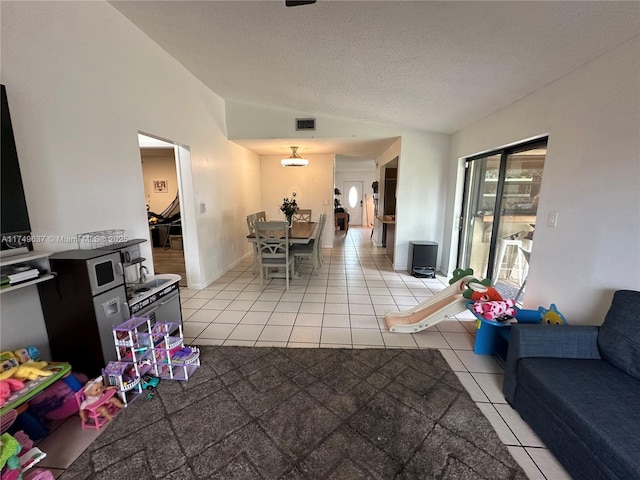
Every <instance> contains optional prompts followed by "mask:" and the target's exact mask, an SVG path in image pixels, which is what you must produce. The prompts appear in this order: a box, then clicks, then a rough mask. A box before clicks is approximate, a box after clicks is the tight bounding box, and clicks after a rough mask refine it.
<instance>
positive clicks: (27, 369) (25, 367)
mask: <svg viewBox="0 0 640 480" xmlns="http://www.w3.org/2000/svg"><path fill="white" fill-rule="evenodd" d="M46 366H47V362H27V363H24V364H22V365H18V366H17V367H12V368H9V369H8V370H5V371H4V372H2V373H0V380H5V379H7V378H16V379H18V380H36V379H38V377H50V376H51V375H53V372H51V371H49V370H43V368H44V367H46Z"/></svg>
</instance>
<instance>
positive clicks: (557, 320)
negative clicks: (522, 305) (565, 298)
mask: <svg viewBox="0 0 640 480" xmlns="http://www.w3.org/2000/svg"><path fill="white" fill-rule="evenodd" d="M538 312H539V313H540V320H541V323H542V324H543V325H566V324H567V319H566V318H564V315H562V314H561V313H560V312H559V311H558V307H556V305H555V303H552V304H551V306H550V307H549V308H548V309H546V308H544V307H540V308H538Z"/></svg>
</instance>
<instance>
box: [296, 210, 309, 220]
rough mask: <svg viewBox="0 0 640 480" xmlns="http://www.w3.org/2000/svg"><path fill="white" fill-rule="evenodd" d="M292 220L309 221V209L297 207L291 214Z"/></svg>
mask: <svg viewBox="0 0 640 480" xmlns="http://www.w3.org/2000/svg"><path fill="white" fill-rule="evenodd" d="M293 221H294V222H310V221H311V209H310V208H299V209H298V211H297V212H296V213H294V214H293Z"/></svg>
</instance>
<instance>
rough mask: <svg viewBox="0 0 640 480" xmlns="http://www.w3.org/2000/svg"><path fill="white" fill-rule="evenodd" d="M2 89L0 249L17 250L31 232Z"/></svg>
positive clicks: (5, 96)
mask: <svg viewBox="0 0 640 480" xmlns="http://www.w3.org/2000/svg"><path fill="white" fill-rule="evenodd" d="M0 87H1V89H2V119H1V120H2V124H1V125H2V162H1V164H0V177H2V184H1V187H2V189H1V190H0V196H1V200H2V203H1V204H0V205H1V206H0V209H1V210H2V216H1V218H0V234H1V235H2V249H3V250H4V249H8V248H16V247H18V246H28V247H29V248H31V246H30V245H24V244H23V245H20V243H21V241H20V238H21V237H28V235H29V233H30V232H31V225H30V223H29V212H28V211H27V201H26V199H25V197H24V189H23V187H22V175H21V174H20V164H19V163H18V152H17V150H16V142H15V140H14V138H13V128H12V126H11V115H10V114H9V103H8V102H7V92H6V89H5V86H4V85H0Z"/></svg>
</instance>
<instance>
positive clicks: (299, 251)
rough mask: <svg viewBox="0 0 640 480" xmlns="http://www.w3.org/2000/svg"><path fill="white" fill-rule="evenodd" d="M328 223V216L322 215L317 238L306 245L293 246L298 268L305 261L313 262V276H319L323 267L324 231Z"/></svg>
mask: <svg viewBox="0 0 640 480" xmlns="http://www.w3.org/2000/svg"><path fill="white" fill-rule="evenodd" d="M326 221H327V214H326V213H323V214H322V215H320V221H319V222H318V229H317V230H316V238H315V239H313V240H311V241H310V242H309V243H306V244H296V245H292V246H291V254H292V255H293V256H294V257H295V263H296V265H297V266H299V265H300V263H301V262H302V261H303V260H304V259H310V260H311V261H312V262H313V271H312V272H311V273H312V274H313V275H317V274H318V270H319V269H320V267H321V266H322V261H323V260H322V252H321V251H320V250H321V249H322V231H323V230H324V224H325V222H326Z"/></svg>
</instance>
